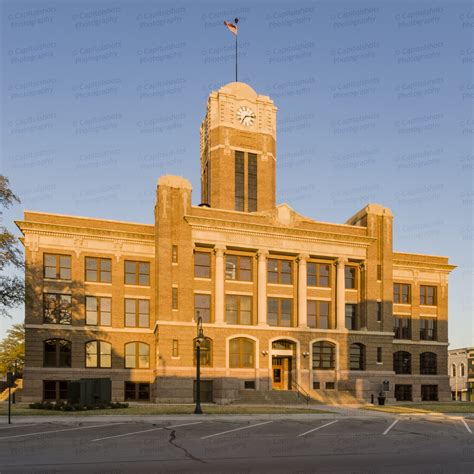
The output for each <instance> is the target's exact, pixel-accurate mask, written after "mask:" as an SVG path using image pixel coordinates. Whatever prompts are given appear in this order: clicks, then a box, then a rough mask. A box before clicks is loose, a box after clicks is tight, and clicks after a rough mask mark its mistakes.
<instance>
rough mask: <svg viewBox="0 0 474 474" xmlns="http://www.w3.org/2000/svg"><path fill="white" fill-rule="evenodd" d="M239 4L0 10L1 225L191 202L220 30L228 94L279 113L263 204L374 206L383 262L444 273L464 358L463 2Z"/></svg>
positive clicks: (468, 179) (219, 57)
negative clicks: (248, 96) (4, 197)
mask: <svg viewBox="0 0 474 474" xmlns="http://www.w3.org/2000/svg"><path fill="white" fill-rule="evenodd" d="M255 3H256V2H249V3H247V2H222V1H220V2H200V1H195V2H191V1H189V2H180V1H175V2H172V3H165V2H121V1H114V2H106V1H103V2H98V1H96V2H85V1H81V2H74V1H61V2H54V1H50V2H43V1H35V2H22V1H18V0H16V1H14V2H13V1H3V2H2V4H1V5H2V25H1V26H2V67H1V80H2V110H1V119H2V120H1V123H2V138H1V140H2V141H1V146H2V153H1V157H2V163H1V172H2V173H3V174H6V175H7V176H8V177H9V178H10V181H11V185H12V187H13V189H14V190H15V192H17V194H19V196H20V197H21V199H22V204H21V205H20V206H16V207H15V208H14V209H12V210H10V211H8V212H6V213H5V216H4V217H5V222H6V224H7V225H9V226H10V225H11V224H10V223H11V221H12V220H13V219H19V218H21V216H22V211H23V209H31V210H40V211H45V212H56V213H65V214H75V215H83V216H91V217H102V218H109V219H119V220H129V221H137V222H146V223H152V222H153V205H154V196H155V186H156V180H157V178H158V177H159V176H160V175H163V174H178V175H183V176H185V177H187V178H188V179H189V180H190V181H191V183H192V184H193V188H194V193H193V200H194V203H196V204H197V203H198V201H199V195H200V193H199V124H200V121H201V119H202V117H203V115H204V112H205V106H206V98H207V96H208V94H209V92H211V90H214V89H216V88H219V87H220V86H221V85H223V84H225V83H227V82H231V81H233V80H234V58H233V51H234V49H233V48H234V43H233V37H232V35H231V34H230V32H229V31H228V30H227V29H226V28H225V27H224V25H223V20H224V19H227V20H232V19H233V18H234V17H236V16H237V17H239V18H240V22H239V27H240V29H239V45H240V57H239V72H240V74H239V80H242V81H244V82H248V83H249V84H250V85H251V86H252V87H254V88H255V89H256V90H257V92H259V93H260V94H264V95H269V96H271V97H272V98H273V99H274V101H275V103H276V104H277V106H278V109H279V112H278V132H277V133H278V144H277V188H278V190H277V201H278V202H287V203H288V204H289V205H291V206H292V207H293V208H294V209H295V210H297V211H298V212H301V213H302V214H305V215H307V216H310V217H312V218H314V219H317V220H322V221H329V222H344V221H345V220H346V219H347V218H348V217H350V216H351V215H352V214H354V213H355V212H356V211H358V210H359V209H360V208H361V207H363V206H364V205H365V204H366V203H367V202H377V203H381V204H383V205H385V206H387V207H390V208H391V209H392V211H393V212H394V215H395V221H394V225H395V229H394V248H395V249H396V250H398V251H409V252H416V253H428V254H436V255H449V257H450V261H451V262H452V263H453V264H455V265H458V268H457V269H456V271H454V272H453V274H452V276H451V278H450V289H449V291H450V301H449V311H450V326H449V331H450V341H451V347H457V346H464V345H468V344H470V345H474V334H473V333H474V331H473V301H472V287H473V285H472V284H473V279H472V269H473V221H472V216H473V214H472V210H473V208H472V206H473V185H472V183H473V164H474V158H473V148H472V139H473V133H474V120H473V117H472V104H473V100H474V81H473V77H472V70H473V69H472V67H473V65H474V48H473V45H472V33H473V31H474V12H473V10H472V3H470V2H439V3H437V2H416V1H412V2H406V3H405V2H396V1H379V2H371V3H368V2H362V1H358V2H355V1H352V2H346V3H344V2H337V1H332V2H286V3H275V2H259V3H258V5H255ZM12 228H13V227H12ZM21 318H22V312H21V311H20V310H19V311H16V312H15V314H14V318H13V321H17V320H18V321H19V320H21ZM11 323H12V320H2V321H0V336H1V335H2V334H3V333H4V332H5V330H6V328H7V327H8V326H9V325H10V324H11Z"/></svg>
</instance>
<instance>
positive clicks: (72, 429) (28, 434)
mask: <svg viewBox="0 0 474 474" xmlns="http://www.w3.org/2000/svg"><path fill="white" fill-rule="evenodd" d="M124 424H125V423H114V424H113V425H111V424H110V423H107V424H106V425H94V426H80V427H79V428H66V429H64V430H52V431H40V432H38V433H27V434H20V435H14V436H2V437H1V438H0V440H2V439H12V438H22V437H25V436H37V435H43V434H50V433H62V432H63V431H75V430H87V429H91V428H102V427H103V426H117V425H124Z"/></svg>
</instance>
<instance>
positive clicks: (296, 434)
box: [0, 415, 474, 474]
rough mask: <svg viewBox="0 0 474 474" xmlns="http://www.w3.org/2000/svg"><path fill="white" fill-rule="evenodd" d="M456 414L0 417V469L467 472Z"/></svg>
mask: <svg viewBox="0 0 474 474" xmlns="http://www.w3.org/2000/svg"><path fill="white" fill-rule="evenodd" d="M473 432H474V420H465V419H463V418H461V417H452V418H446V417H439V418H436V417H433V418H426V419H425V418H423V419H421V418H413V417H412V418H409V417H406V418H405V417H398V418H396V417H389V416H383V417H380V416H379V417H373V418H370V417H320V418H318V417H315V416H307V417H304V416H291V415H280V416H279V417H275V416H273V417H268V416H267V417H264V416H260V417H259V416H257V415H255V416H248V417H225V416H222V417H212V416H209V417H207V416H203V417H194V418H192V417H181V418H180V417H176V419H173V420H167V421H166V422H154V423H151V422H150V423H147V422H142V421H141V422H107V421H105V422H77V421H76V422H74V421H65V422H63V423H49V422H47V421H43V420H42V419H39V420H38V422H34V423H26V424H19V423H18V424H13V425H6V424H5V423H4V422H3V420H2V424H1V425H0V465H1V468H0V472H1V473H2V474H4V473H8V472H48V473H49V472H113V473H119V472H140V473H141V472H177V471H179V472H204V471H205V472H270V471H272V472H315V471H317V472H352V473H357V472H360V473H362V472H364V473H367V472H387V473H391V472H400V471H403V472H413V473H415V472H416V473H420V472H437V473H438V472H449V473H451V472H456V473H464V472H466V473H471V474H472V472H474V435H473Z"/></svg>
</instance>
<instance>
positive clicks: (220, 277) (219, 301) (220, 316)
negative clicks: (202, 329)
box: [214, 246, 225, 324]
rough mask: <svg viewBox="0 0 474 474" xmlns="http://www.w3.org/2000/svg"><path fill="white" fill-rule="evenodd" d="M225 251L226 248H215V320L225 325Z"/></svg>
mask: <svg viewBox="0 0 474 474" xmlns="http://www.w3.org/2000/svg"><path fill="white" fill-rule="evenodd" d="M224 250H225V247H221V246H219V247H217V246H216V247H215V248H214V252H215V254H216V275H215V304H214V310H215V318H214V321H215V323H216V324H224V278H225V274H224Z"/></svg>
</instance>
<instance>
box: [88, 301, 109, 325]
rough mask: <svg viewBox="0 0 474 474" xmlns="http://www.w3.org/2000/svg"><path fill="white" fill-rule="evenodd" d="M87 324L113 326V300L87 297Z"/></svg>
mask: <svg viewBox="0 0 474 474" xmlns="http://www.w3.org/2000/svg"><path fill="white" fill-rule="evenodd" d="M86 324H89V325H93V326H110V325H111V324H112V298H109V297H105V296H86Z"/></svg>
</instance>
